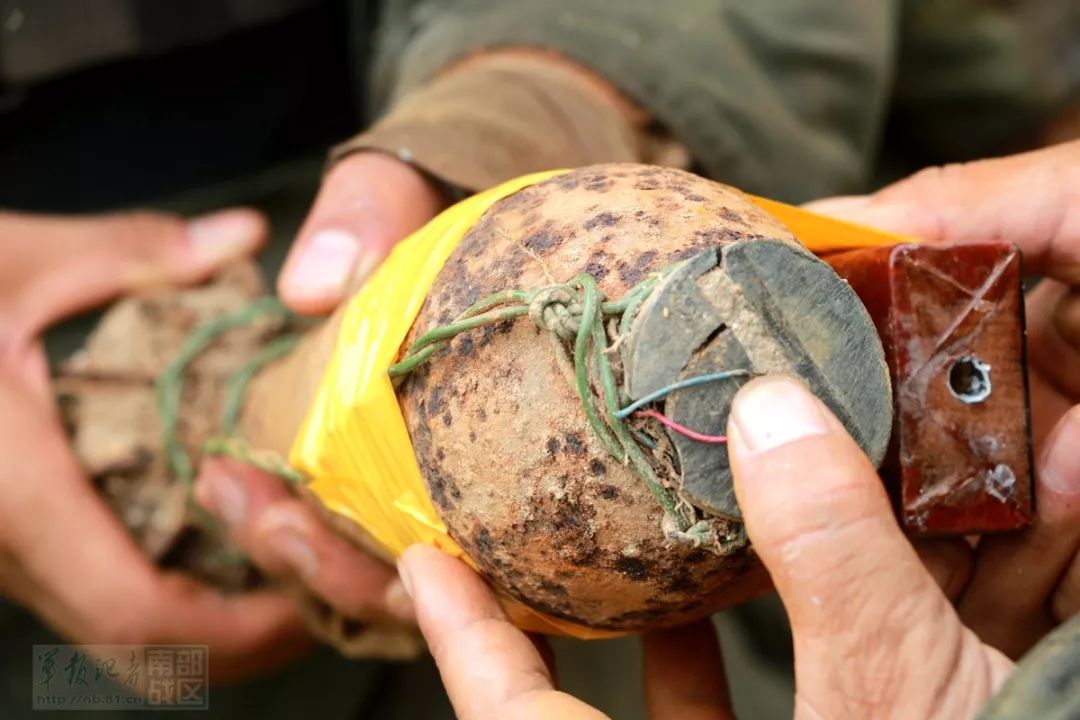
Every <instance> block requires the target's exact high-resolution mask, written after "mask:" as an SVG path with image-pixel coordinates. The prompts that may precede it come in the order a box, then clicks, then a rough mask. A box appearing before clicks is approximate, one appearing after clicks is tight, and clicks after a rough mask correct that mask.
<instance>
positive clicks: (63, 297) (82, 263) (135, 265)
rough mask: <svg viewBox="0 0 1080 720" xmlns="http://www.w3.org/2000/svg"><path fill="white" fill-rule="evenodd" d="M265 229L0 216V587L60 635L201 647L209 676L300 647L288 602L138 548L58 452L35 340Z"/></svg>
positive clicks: (198, 271)
mask: <svg viewBox="0 0 1080 720" xmlns="http://www.w3.org/2000/svg"><path fill="white" fill-rule="evenodd" d="M265 235H266V223H265V220H264V219H263V218H262V217H261V216H260V215H258V214H257V213H255V212H253V211H250V210H229V211H223V212H221V213H215V214H213V215H210V216H206V217H204V218H201V219H196V220H193V221H191V222H186V223H185V222H184V221H182V220H180V219H178V218H174V217H171V216H165V215H156V214H129V215H113V216H103V217H88V218H55V217H43V216H31V215H21V214H15V213H0V236H2V237H3V238H4V250H5V257H4V262H3V263H2V264H0V592H2V593H3V594H4V595H6V596H8V597H10V598H11V599H13V600H15V601H16V602H19V603H20V604H22V605H24V606H26V607H28V608H30V609H31V610H32V611H33V612H35V613H36V614H37V615H39V616H40V617H41V618H42V619H43V620H44V621H45V622H47V623H48V624H49V625H51V626H52V627H53V628H54V629H55V630H56V631H57V632H59V633H60V634H61V635H63V636H64V637H66V638H68V639H69V640H72V641H75V642H80V643H100V644H161V643H181V644H206V645H209V646H210V648H211V652H212V654H213V663H211V666H210V667H211V668H212V672H213V677H214V679H228V678H233V677H237V676H240V675H244V674H247V673H251V672H256V671H258V670H261V669H263V668H268V667H270V666H273V665H275V664H277V663H279V662H281V661H283V660H284V659H285V658H286V657H288V656H291V655H292V654H294V653H295V652H297V651H298V650H299V649H300V647H301V638H303V637H304V636H303V635H302V634H301V633H302V629H301V625H300V623H299V619H298V617H297V613H296V611H295V607H294V604H293V603H292V601H291V599H290V598H288V597H286V596H284V595H282V594H279V593H276V592H252V593H245V594H241V595H235V596H229V597H225V596H222V595H221V594H220V593H219V592H217V591H216V590H214V589H213V588H210V587H207V586H204V585H201V584H198V583H196V582H194V581H191V580H190V579H187V578H184V577H182V576H179V575H177V574H174V573H163V572H161V571H159V570H158V569H157V568H155V567H154V565H153V564H152V563H151V562H150V561H149V560H148V559H147V558H146V557H145V556H144V555H143V554H142V553H141V552H140V550H139V548H138V547H136V545H135V543H134V542H133V541H132V539H131V538H130V536H129V535H128V533H127V531H126V530H125V529H124V528H123V527H122V525H121V524H120V522H119V521H118V520H117V519H116V517H115V516H114V515H113V514H112V512H111V511H110V510H109V509H108V508H107V507H106V505H105V504H104V503H103V502H102V500H101V499H100V498H99V497H98V495H97V494H96V492H95V491H94V488H93V487H92V486H91V484H90V482H89V480H88V479H87V478H86V476H85V475H84V474H83V472H82V470H81V469H80V468H79V466H78V462H77V460H76V459H75V457H74V456H73V454H72V452H71V450H70V448H69V447H68V444H67V442H66V439H65V434H64V430H63V428H62V427H61V422H60V418H59V416H58V414H57V411H56V408H55V406H54V403H53V398H52V392H51V390H50V384H49V374H48V367H47V361H46V357H45V353H44V350H43V348H42V344H41V341H40V335H41V333H42V332H43V331H44V330H45V328H46V327H48V325H49V324H50V323H52V322H54V321H56V320H58V319H60V318H61V317H63V316H65V315H69V314H71V313H73V312H75V311H78V310H81V309H85V308H88V307H91V306H93V305H96V304H100V303H103V302H105V301H107V300H109V299H110V298H112V297H115V296H118V295H123V294H126V293H130V292H136V291H139V290H143V289H146V288H147V287H150V286H155V285H160V284H175V283H187V282H195V281H198V280H201V279H204V278H206V277H208V276H209V275H211V274H212V273H213V272H214V271H215V270H217V269H218V268H219V267H221V266H222V265H223V264H225V263H227V262H228V261H230V260H233V259H235V258H238V257H241V256H243V255H248V254H250V253H251V252H253V251H254V250H255V249H257V248H258V246H259V245H261V243H262V242H263V240H264V238H265Z"/></svg>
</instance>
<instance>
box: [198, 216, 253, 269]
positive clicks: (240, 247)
mask: <svg viewBox="0 0 1080 720" xmlns="http://www.w3.org/2000/svg"><path fill="white" fill-rule="evenodd" d="M265 229H266V226H265V223H264V222H263V220H262V218H261V217H260V216H259V215H258V213H255V212H253V211H251V210H245V209H243V208H235V209H232V210H221V211H219V212H215V213H210V214H208V215H201V216H199V217H196V218H192V219H191V220H189V221H188V224H187V235H188V241H189V242H190V243H191V245H192V247H194V248H195V252H197V253H198V254H199V255H201V256H202V257H206V258H210V259H214V260H220V259H227V258H231V257H239V256H240V255H244V254H246V253H248V252H250V251H251V250H253V249H254V248H255V247H256V246H257V245H258V244H259V242H260V241H261V240H262V236H263V234H264V232H265Z"/></svg>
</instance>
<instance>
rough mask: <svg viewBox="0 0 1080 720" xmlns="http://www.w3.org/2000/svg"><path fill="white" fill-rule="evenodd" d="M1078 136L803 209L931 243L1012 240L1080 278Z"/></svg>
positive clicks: (1038, 262)
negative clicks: (1027, 151)
mask: <svg viewBox="0 0 1080 720" xmlns="http://www.w3.org/2000/svg"><path fill="white" fill-rule="evenodd" d="M1078 198H1080V141H1076V142H1071V143H1066V144H1063V145H1058V146H1055V147H1051V148H1044V149H1041V150H1036V151H1034V152H1029V153H1024V154H1022V155H1013V156H1010V157H1005V158H999V159H993V160H981V161H978V162H972V163H965V164H962V165H947V166H944V167H935V168H929V169H927V170H923V171H922V172H919V173H917V174H915V175H913V176H911V177H910V178H907V179H905V180H901V181H900V182H898V183H895V184H894V185H890V186H888V187H886V188H884V189H883V190H881V191H879V192H877V193H875V194H873V195H870V196H865V197H861V198H859V197H846V198H834V199H828V200H822V201H817V202H814V203H809V204H808V205H807V207H808V208H810V209H812V210H815V211H817V212H821V213H825V214H829V215H834V216H836V217H841V218H843V219H846V220H851V221H853V222H859V223H863V224H866V225H871V226H874V227H879V228H883V229H886V230H892V231H894V232H900V233H905V234H909V235H914V236H916V237H920V238H923V239H924V240H928V241H931V242H985V241H986V240H987V239H988V238H994V239H1000V240H1004V241H1006V242H1011V243H1015V244H1016V245H1019V246H1020V248H1021V250H1023V251H1024V254H1025V261H1026V263H1027V266H1028V269H1030V270H1032V271H1034V272H1035V273H1043V274H1046V275H1049V276H1051V277H1054V278H1057V279H1059V280H1062V281H1065V282H1072V283H1076V282H1080V202H1077V199H1078Z"/></svg>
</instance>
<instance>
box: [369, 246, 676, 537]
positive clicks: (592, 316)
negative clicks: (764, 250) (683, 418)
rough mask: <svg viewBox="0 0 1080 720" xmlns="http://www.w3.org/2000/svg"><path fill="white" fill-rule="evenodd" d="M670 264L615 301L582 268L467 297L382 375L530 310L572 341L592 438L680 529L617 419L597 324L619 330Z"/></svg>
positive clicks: (560, 338) (603, 336)
mask: <svg viewBox="0 0 1080 720" xmlns="http://www.w3.org/2000/svg"><path fill="white" fill-rule="evenodd" d="M676 267H678V264H676V265H672V266H670V267H667V268H665V269H663V270H661V271H660V272H659V273H655V274H653V275H651V276H649V277H647V278H645V279H644V280H642V281H641V282H640V283H638V284H637V285H635V286H634V287H633V288H631V289H630V290H629V291H628V292H627V293H626V295H624V296H623V298H622V299H621V300H618V301H615V302H605V301H604V298H603V293H602V292H601V291H600V289H599V288H598V287H597V285H596V280H595V279H594V278H593V277H592V276H591V275H589V274H581V275H578V276H577V277H575V278H573V279H572V280H570V282H568V283H564V284H557V285H551V286H548V287H543V288H539V289H537V290H533V291H524V290H508V291H504V292H500V293H496V294H494V295H491V296H488V297H486V298H483V299H481V300H479V301H477V302H476V303H474V304H473V305H471V306H470V307H469V308H468V309H466V310H465V311H464V312H463V313H461V315H459V316H458V317H457V318H455V319H454V321H453V322H451V323H449V324H447V325H443V326H440V327H437V328H434V329H432V330H429V331H428V332H426V333H424V334H423V335H421V336H420V337H419V338H418V339H417V340H416V341H415V342H414V343H413V344H412V345H410V346H409V347H408V349H407V350H406V351H405V354H404V356H403V357H402V359H401V360H400V361H399V362H397V363H396V364H394V365H392V366H390V368H389V371H388V372H389V375H390V377H391V378H393V379H394V382H395V385H397V384H400V382H401V381H402V380H403V379H404V378H405V376H407V375H408V374H409V373H411V372H412V371H414V370H416V369H417V368H419V367H420V366H422V365H423V364H424V363H426V362H428V361H429V360H430V359H431V358H432V357H434V355H435V354H436V353H437V352H439V350H441V349H442V348H444V347H445V346H446V344H447V343H448V342H449V341H450V340H452V339H453V338H454V337H456V336H457V335H459V334H461V333H463V332H467V331H469V330H472V329H475V328H478V327H481V326H484V325H492V324H495V323H500V322H505V321H507V320H513V319H516V318H519V317H523V316H525V315H529V316H530V317H532V318H533V320H534V321H535V322H536V323H537V325H539V326H540V327H541V328H542V329H544V330H548V331H549V332H550V333H551V337H552V340H553V342H555V343H556V344H557V345H558V346H559V349H560V352H561V351H562V347H563V345H564V344H566V343H570V344H572V350H573V351H572V353H571V357H572V358H573V366H574V382H573V386H574V390H575V392H576V393H577V396H578V399H579V400H580V401H581V406H582V410H583V411H584V413H585V419H586V420H587V421H588V423H589V427H590V429H591V430H592V432H593V434H594V435H595V436H596V439H597V440H598V441H599V442H600V444H601V445H602V446H603V447H604V449H605V450H606V451H607V452H608V454H610V455H611V456H612V457H614V458H615V459H616V460H617V461H618V462H619V463H621V464H623V465H627V466H629V467H630V469H631V470H632V471H633V472H634V473H635V474H636V475H637V476H638V477H640V478H641V480H642V481H643V482H644V483H645V484H646V485H647V486H648V488H649V490H650V491H651V492H652V494H653V495H654V496H655V497H656V500H657V502H659V503H660V506H661V507H662V508H663V510H664V513H665V514H666V515H667V516H668V517H670V518H672V519H673V520H674V521H675V524H676V526H677V527H678V529H679V530H682V531H685V530H687V528H689V527H690V522H688V520H687V518H685V517H683V516H682V515H681V514H680V513H679V512H678V510H677V499H676V496H675V493H674V491H672V490H671V489H670V488H666V487H664V485H663V483H662V482H661V481H660V478H659V477H658V476H657V474H656V471H655V470H654V469H653V466H652V463H650V462H649V459H648V457H646V455H645V453H644V452H643V451H642V448H641V444H642V441H641V440H640V439H637V438H636V437H635V433H634V432H633V431H632V430H631V429H630V427H629V426H628V425H627V424H626V422H625V421H624V418H625V417H626V416H627V415H628V414H629V413H626V414H622V413H623V410H622V409H621V408H620V407H619V401H620V392H619V388H618V383H617V382H616V379H615V372H614V371H613V370H612V367H611V362H610V361H609V359H608V353H609V352H610V350H611V348H610V347H609V345H608V338H607V332H606V331H605V329H604V321H605V319H607V318H616V317H617V318H618V320H619V321H618V331H619V334H620V336H621V335H625V334H626V332H627V331H628V330H629V329H630V325H631V323H632V322H633V320H634V317H635V316H636V315H637V312H638V310H640V308H641V306H642V304H643V303H644V302H645V300H646V299H647V298H648V296H649V294H650V293H651V292H652V291H653V289H654V288H655V287H656V284H657V282H659V280H660V279H661V278H662V277H663V276H664V275H666V274H667V273H669V272H671V271H672V270H674V269H675V268H676ZM538 306H539V307H538ZM574 325H576V329H575V328H574ZM571 331H572V332H571ZM593 376H595V377H596V379H597V380H598V383H599V387H600V391H599V393H597V392H595V391H594V390H593V383H592V377H593ZM668 391H669V392H670V391H671V390H668ZM598 396H599V397H598Z"/></svg>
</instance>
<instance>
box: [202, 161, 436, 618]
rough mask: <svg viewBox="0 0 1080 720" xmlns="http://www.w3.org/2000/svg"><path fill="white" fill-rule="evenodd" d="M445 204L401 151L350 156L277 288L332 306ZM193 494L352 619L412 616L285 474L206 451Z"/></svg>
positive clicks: (385, 575) (287, 297)
mask: <svg viewBox="0 0 1080 720" xmlns="http://www.w3.org/2000/svg"><path fill="white" fill-rule="evenodd" d="M443 204H444V201H443V198H442V196H441V195H440V194H439V192H438V191H436V189H435V187H434V185H432V184H431V183H430V182H429V181H428V180H427V179H426V178H425V177H424V176H423V175H421V174H420V173H419V172H418V171H417V170H415V169H413V168H412V167H410V166H409V165H407V164H405V163H403V162H401V161H400V160H397V159H395V158H392V157H390V156H387V155H383V154H381V153H374V152H364V153H357V154H354V155H350V156H347V157H346V158H344V159H343V160H341V161H340V162H339V163H338V164H337V165H335V166H334V168H333V169H332V170H331V171H330V172H329V173H328V174H327V176H326V179H325V180H324V182H323V186H322V190H321V191H320V192H319V196H318V198H317V199H316V201H315V205H314V207H313V208H312V210H311V214H310V215H309V216H308V218H307V220H306V221H305V223H304V226H303V227H302V228H301V230H300V234H299V236H298V238H297V241H296V244H295V245H294V246H293V248H292V251H291V253H290V255H289V258H288V259H287V261H286V263H285V267H284V269H283V270H282V273H281V276H280V278H279V280H278V292H279V294H280V295H281V297H282V299H283V300H284V301H285V302H286V303H287V304H288V305H289V306H290V307H291V308H292V309H293V310H295V311H297V312H301V313H308V314H324V313H328V312H330V311H332V310H333V309H334V308H335V307H336V306H337V305H338V304H339V303H340V302H341V301H342V300H343V299H345V297H347V295H348V293H350V292H352V291H353V290H355V289H356V288H357V287H358V286H359V285H360V284H362V283H363V281H364V279H365V278H366V277H367V276H368V275H369V274H370V272H371V271H372V270H373V269H374V268H375V267H376V266H377V265H378V263H379V262H381V261H382V259H383V258H384V257H385V256H386V254H387V253H389V252H390V250H391V249H392V248H393V246H394V244H395V243H397V242H398V241H399V240H401V239H402V238H404V237H405V236H407V235H408V234H409V233H411V232H412V231H413V230H415V229H417V228H419V227H420V226H422V225H423V224H424V223H426V222H427V221H428V220H430V219H431V218H432V217H434V215H435V214H436V213H437V212H438V211H439V210H440V209H441V208H442V205H443ZM195 496H196V498H197V500H198V501H199V503H200V504H201V505H203V506H204V507H205V508H206V509H207V510H209V511H210V512H212V513H214V514H215V515H216V516H217V517H218V518H219V519H220V520H221V521H222V523H223V524H224V525H225V527H226V528H227V530H228V531H229V535H230V537H231V539H232V541H233V542H234V543H235V544H236V545H237V546H238V547H239V548H240V549H242V550H243V551H244V552H245V553H246V554H247V555H248V557H249V558H250V559H251V560H252V561H253V562H254V563H255V564H256V565H257V566H258V567H259V568H260V569H261V570H262V571H263V572H265V573H267V574H269V575H273V576H277V577H281V578H284V579H287V580H290V581H293V582H297V583H300V584H302V585H303V586H305V587H306V588H307V589H308V590H309V591H310V592H311V593H312V594H313V595H314V596H315V597H317V598H319V599H320V600H322V601H323V602H325V603H326V604H327V605H328V606H329V607H330V608H332V609H333V610H335V611H337V612H338V613H340V614H342V615H344V616H345V617H347V618H350V619H353V620H360V621H379V620H392V621H396V622H402V621H404V622H412V617H413V616H412V609H411V604H410V602H409V599H408V597H407V596H406V595H405V593H404V590H403V589H402V588H401V583H400V582H399V581H398V580H397V574H396V573H395V572H394V569H393V568H392V567H390V566H389V565H387V564H386V563H385V562H382V561H381V560H378V559H376V558H374V557H372V556H371V555H368V554H366V553H364V552H362V551H361V550H358V549H357V548H356V547H355V546H353V545H352V544H351V543H350V542H349V541H347V540H345V539H344V538H342V537H341V536H340V535H339V534H338V533H336V532H335V531H334V530H333V529H332V528H330V527H328V526H327V524H326V523H325V522H324V520H323V518H322V517H321V516H320V515H319V514H318V513H316V512H315V511H314V510H313V509H312V508H311V507H309V506H308V505H306V504H305V503H304V502H302V501H301V500H299V499H298V498H296V496H295V495H294V494H293V493H292V492H290V491H289V489H288V488H287V487H286V485H285V483H283V482H282V481H281V479H280V478H277V477H274V476H272V475H271V474H269V473H266V472H263V471H261V470H258V469H257V468H254V467H251V466H249V465H247V464H245V463H243V462H241V461H237V460H225V459H209V460H206V461H204V463H203V465H202V467H201V468H200V469H199V476H198V478H197V479H196V484H195Z"/></svg>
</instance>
